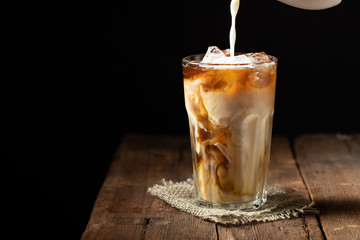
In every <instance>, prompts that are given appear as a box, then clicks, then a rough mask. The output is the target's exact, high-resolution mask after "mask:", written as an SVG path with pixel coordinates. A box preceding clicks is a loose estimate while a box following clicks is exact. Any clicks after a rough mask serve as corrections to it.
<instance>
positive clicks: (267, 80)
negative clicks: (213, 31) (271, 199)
mask: <svg viewBox="0 0 360 240" xmlns="http://www.w3.org/2000/svg"><path fill="white" fill-rule="evenodd" d="M183 73H184V92H185V105H186V110H187V113H188V118H189V125H190V135H191V136H190V137H191V144H192V154H193V165H194V183H195V188H196V192H197V194H198V196H197V197H198V198H200V199H201V200H204V201H207V202H210V203H231V204H232V203H235V204H236V203H244V202H251V201H255V200H256V199H258V198H259V197H260V198H262V197H263V198H264V197H265V196H262V195H263V192H264V191H265V186H266V179H267V171H268V164H269V157H270V144H271V130H272V119H273V112H274V98H275V81H276V59H275V58H273V57H271V56H268V55H267V54H265V53H264V52H260V53H249V54H242V55H234V56H230V51H229V50H226V51H221V50H220V49H218V48H217V47H209V49H208V52H207V53H206V55H205V56H201V55H194V56H190V57H187V58H185V59H184V60H183ZM265 195H266V194H265ZM264 200H265V199H264Z"/></svg>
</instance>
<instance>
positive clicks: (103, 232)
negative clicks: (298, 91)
mask: <svg viewBox="0 0 360 240" xmlns="http://www.w3.org/2000/svg"><path fill="white" fill-rule="evenodd" d="M191 176H192V164H191V154H190V144H189V138H188V137H180V136H142V135H127V136H125V137H124V138H123V139H122V142H121V144H120V146H119V148H118V150H117V152H116V153H115V155H114V160H113V162H112V164H111V166H110V168H109V171H108V174H107V177H106V179H105V181H104V183H103V186H102V188H101V190H100V192H99V194H98V197H97V199H96V202H95V205H94V208H93V211H92V214H91V217H90V220H89V223H88V225H87V228H86V230H85V232H84V233H83V236H82V240H90V239H102V240H106V239H329V240H330V239H337V240H338V239H346V240H348V239H360V134H351V135H339V134H327V135H326V134H316V135H302V136H300V137H297V138H296V139H295V140H294V141H293V145H291V144H290V142H289V140H288V139H287V138H286V137H281V136H275V137H273V144H272V153H271V166H270V174H269V184H270V185H276V186H281V187H284V188H292V189H294V190H295V191H297V192H298V193H299V194H302V196H303V197H304V198H308V199H309V200H312V201H314V202H315V204H316V206H317V208H318V209H319V210H320V215H318V216H315V215H306V216H302V217H301V218H293V219H287V220H279V221H274V222H267V223H254V224H249V225H244V226H224V225H221V224H215V223H212V222H208V221H204V220H201V219H199V218H197V217H193V216H191V215H189V214H187V213H184V212H181V211H179V210H177V209H175V208H172V207H170V206H169V205H168V204H166V203H164V202H163V201H161V200H159V199H157V198H155V197H153V196H151V195H150V194H149V193H148V192H147V188H148V187H150V186H153V185H154V184H156V183H159V181H160V180H161V179H163V178H165V179H167V180H174V181H182V180H186V179H187V178H190V177H191Z"/></svg>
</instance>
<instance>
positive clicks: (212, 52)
mask: <svg viewBox="0 0 360 240" xmlns="http://www.w3.org/2000/svg"><path fill="white" fill-rule="evenodd" d="M221 58H226V55H225V53H224V52H223V51H221V50H220V48H218V47H216V46H210V47H209V48H208V50H207V52H206V54H205V56H204V58H203V59H202V61H201V62H202V63H214V61H215V60H218V59H221Z"/></svg>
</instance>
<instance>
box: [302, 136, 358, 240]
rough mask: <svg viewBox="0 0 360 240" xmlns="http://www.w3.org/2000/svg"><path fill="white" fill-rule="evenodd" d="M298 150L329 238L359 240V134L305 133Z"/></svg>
mask: <svg viewBox="0 0 360 240" xmlns="http://www.w3.org/2000/svg"><path fill="white" fill-rule="evenodd" d="M295 152H296V158H297V161H298V164H299V167H300V170H301V173H302V175H303V177H304V180H305V183H306V185H307V187H308V189H309V192H310V195H311V198H312V199H313V201H314V202H315V203H316V205H317V207H318V208H319V209H320V222H321V225H322V228H323V231H324V233H325V236H326V238H327V239H328V240H332V239H360V135H359V134H353V135H339V134H331V135H325V134H318V135H303V136H300V137H299V138H297V139H296V141H295Z"/></svg>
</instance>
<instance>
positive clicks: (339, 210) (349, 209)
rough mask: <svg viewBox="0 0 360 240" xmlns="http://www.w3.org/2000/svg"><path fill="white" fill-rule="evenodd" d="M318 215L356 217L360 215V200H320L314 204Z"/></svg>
mask: <svg viewBox="0 0 360 240" xmlns="http://www.w3.org/2000/svg"><path fill="white" fill-rule="evenodd" d="M315 206H316V208H317V209H319V210H320V215H336V216H339V215H347V216H354V217H358V216H359V214H360V198H357V199H330V198H329V199H321V200H317V201H316V202H315Z"/></svg>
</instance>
